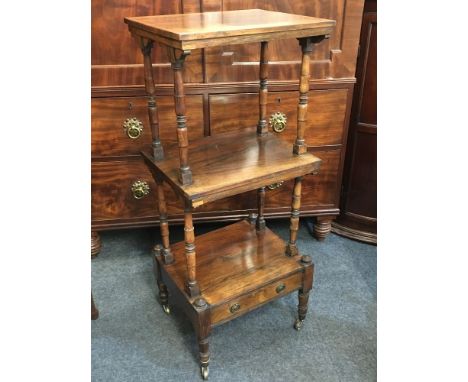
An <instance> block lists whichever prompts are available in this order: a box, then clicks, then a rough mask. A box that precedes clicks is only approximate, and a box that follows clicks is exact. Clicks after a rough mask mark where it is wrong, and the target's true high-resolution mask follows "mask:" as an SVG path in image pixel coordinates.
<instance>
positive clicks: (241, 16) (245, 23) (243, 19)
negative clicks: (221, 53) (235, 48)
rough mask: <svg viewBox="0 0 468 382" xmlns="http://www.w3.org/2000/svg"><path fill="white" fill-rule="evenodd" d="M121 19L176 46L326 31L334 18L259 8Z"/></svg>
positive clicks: (141, 33)
mask: <svg viewBox="0 0 468 382" xmlns="http://www.w3.org/2000/svg"><path fill="white" fill-rule="evenodd" d="M125 22H126V23H127V24H128V25H129V29H130V31H131V32H132V33H134V34H136V35H139V36H143V37H146V38H151V39H152V40H154V41H159V42H161V43H163V44H165V45H168V46H172V47H175V48H179V49H196V48H204V47H208V46H219V45H223V44H227V43H231V44H243V43H246V42H260V41H265V40H269V39H280V38H287V37H304V36H318V35H327V34H329V33H330V32H331V31H332V29H333V27H334V25H335V21H334V20H329V19H320V18H316V17H309V16H302V15H295V14H289V13H280V12H271V11H266V10H263V9H246V10H236V11H223V12H204V13H192V14H183V15H180V14H179V15H165V16H159V15H157V16H143V17H127V18H125Z"/></svg>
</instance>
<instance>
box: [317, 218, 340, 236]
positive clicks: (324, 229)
mask: <svg viewBox="0 0 468 382" xmlns="http://www.w3.org/2000/svg"><path fill="white" fill-rule="evenodd" d="M334 218H335V217H334V216H317V218H316V221H315V224H314V236H315V238H316V239H317V240H319V241H323V240H325V238H326V237H327V236H328V234H329V233H330V232H331V223H332V220H333V219H334Z"/></svg>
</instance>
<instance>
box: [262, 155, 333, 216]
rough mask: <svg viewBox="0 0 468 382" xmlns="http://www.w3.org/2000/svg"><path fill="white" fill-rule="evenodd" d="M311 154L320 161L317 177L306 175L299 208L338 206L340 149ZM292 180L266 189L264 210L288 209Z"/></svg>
mask: <svg viewBox="0 0 468 382" xmlns="http://www.w3.org/2000/svg"><path fill="white" fill-rule="evenodd" d="M313 154H314V155H316V156H317V157H319V158H320V159H321V160H322V165H321V167H320V170H319V173H318V174H317V175H306V176H305V177H304V178H303V182H302V197H301V207H302V208H304V207H307V209H308V210H309V209H311V206H312V209H324V208H332V207H335V206H338V202H339V199H338V198H339V194H338V172H339V168H340V160H341V149H337V150H329V151H325V150H317V151H315V150H314V151H313ZM293 186H294V180H289V181H286V182H284V183H283V184H281V185H279V186H278V185H273V186H272V187H270V188H273V190H272V189H269V188H267V194H266V197H265V207H266V208H280V207H283V208H284V207H285V208H290V206H291V196H292V191H293Z"/></svg>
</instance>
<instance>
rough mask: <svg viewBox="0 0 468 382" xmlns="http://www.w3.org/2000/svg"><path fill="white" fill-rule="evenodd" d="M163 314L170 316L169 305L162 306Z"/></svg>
mask: <svg viewBox="0 0 468 382" xmlns="http://www.w3.org/2000/svg"><path fill="white" fill-rule="evenodd" d="M162 308H163V310H164V313H166V314H171V308H169V305H164V304H163V306H162Z"/></svg>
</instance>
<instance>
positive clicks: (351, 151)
mask: <svg viewBox="0 0 468 382" xmlns="http://www.w3.org/2000/svg"><path fill="white" fill-rule="evenodd" d="M360 46H361V48H360V55H359V59H358V69H357V73H356V76H357V80H358V83H357V87H356V95H355V99H354V104H353V112H352V116H351V125H350V130H349V138H348V139H349V142H348V152H347V156H346V163H345V173H344V177H343V190H342V195H341V213H340V216H339V217H338V219H337V221H336V223H333V231H334V232H336V233H339V234H342V235H344V236H347V237H350V238H354V239H358V240H362V241H366V242H371V243H376V242H377V1H376V0H367V1H366V5H365V10H364V16H363V20H362V33H361V42H360Z"/></svg>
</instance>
